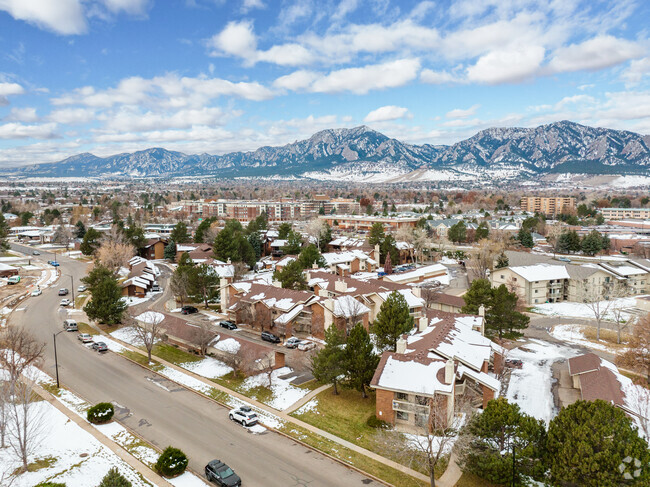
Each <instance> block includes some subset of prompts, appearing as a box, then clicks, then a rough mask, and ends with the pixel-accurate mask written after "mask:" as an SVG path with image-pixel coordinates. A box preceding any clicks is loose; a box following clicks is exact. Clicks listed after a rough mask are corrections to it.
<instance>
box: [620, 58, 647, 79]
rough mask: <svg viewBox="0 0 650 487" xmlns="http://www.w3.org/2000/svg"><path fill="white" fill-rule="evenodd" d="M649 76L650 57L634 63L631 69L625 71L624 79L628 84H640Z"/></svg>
mask: <svg viewBox="0 0 650 487" xmlns="http://www.w3.org/2000/svg"><path fill="white" fill-rule="evenodd" d="M648 75H650V57H644V58H642V59H637V60H636V61H632V62H631V63H630V65H629V67H628V68H627V69H626V70H625V71H623V74H622V78H623V79H624V80H625V81H626V82H627V83H640V82H641V80H642V79H643V78H644V77H646V76H648Z"/></svg>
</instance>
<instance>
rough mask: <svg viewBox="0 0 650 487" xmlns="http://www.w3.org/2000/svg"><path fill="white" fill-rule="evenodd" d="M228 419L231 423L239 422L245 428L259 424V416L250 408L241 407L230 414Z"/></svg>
mask: <svg viewBox="0 0 650 487" xmlns="http://www.w3.org/2000/svg"><path fill="white" fill-rule="evenodd" d="M228 418H230V420H231V421H237V422H238V423H240V424H241V425H243V426H253V425H255V424H257V414H255V413H254V412H253V411H252V409H251V408H250V406H240V407H238V408H237V409H233V410H232V411H230V413H228Z"/></svg>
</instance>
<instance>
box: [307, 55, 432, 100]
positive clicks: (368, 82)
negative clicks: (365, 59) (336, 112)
mask: <svg viewBox="0 0 650 487" xmlns="http://www.w3.org/2000/svg"><path fill="white" fill-rule="evenodd" d="M419 70H420V60H419V59H399V60H397V61H389V62H386V63H382V64H371V65H367V66H363V67H360V68H347V69H340V70H338V71H332V72H331V73H329V74H328V75H326V76H324V77H322V78H320V79H318V80H316V81H315V82H314V83H313V84H312V86H311V91H313V92H316V93H341V92H345V91H350V92H352V93H356V94H360V95H362V94H365V93H368V92H369V91H371V90H381V89H386V88H396V87H398V86H402V85H405V84H406V83H408V82H409V81H412V80H413V79H415V78H416V77H417V75H418V71H419Z"/></svg>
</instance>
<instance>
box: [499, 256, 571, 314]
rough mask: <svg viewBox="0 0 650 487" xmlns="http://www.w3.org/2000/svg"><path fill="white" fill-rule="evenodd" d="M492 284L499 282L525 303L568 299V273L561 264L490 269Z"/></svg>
mask: <svg viewBox="0 0 650 487" xmlns="http://www.w3.org/2000/svg"><path fill="white" fill-rule="evenodd" d="M491 277H492V286H493V287H498V286H500V285H501V284H505V286H506V287H507V288H508V289H509V290H510V291H511V292H512V291H514V292H516V293H517V294H518V295H519V296H520V297H521V298H522V299H524V301H525V302H526V304H541V303H558V302H560V301H566V300H567V299H568V281H569V277H570V276H569V273H568V272H567V270H566V267H565V266H563V265H550V264H535V265H526V266H517V267H505V268H503V269H495V270H494V271H492V275H491Z"/></svg>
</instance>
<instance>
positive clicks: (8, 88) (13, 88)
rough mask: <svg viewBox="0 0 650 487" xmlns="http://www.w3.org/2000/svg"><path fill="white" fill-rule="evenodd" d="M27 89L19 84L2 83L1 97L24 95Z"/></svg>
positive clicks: (0, 87) (0, 84) (0, 88)
mask: <svg viewBox="0 0 650 487" xmlns="http://www.w3.org/2000/svg"><path fill="white" fill-rule="evenodd" d="M23 93H25V89H24V88H23V87H22V86H20V85H19V84H18V83H0V96H9V95H22V94H23Z"/></svg>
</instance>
